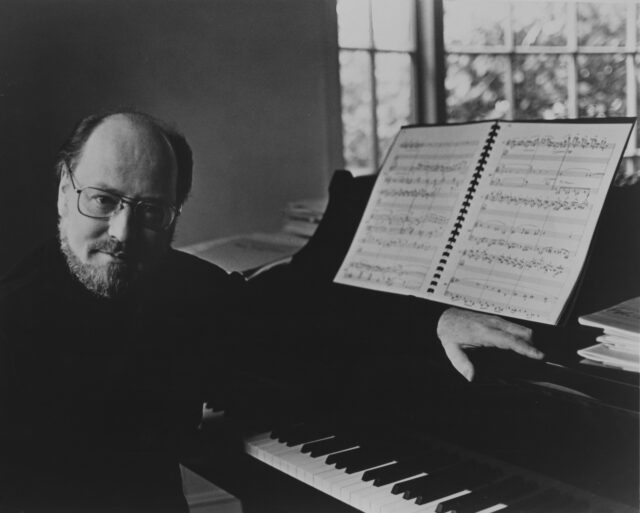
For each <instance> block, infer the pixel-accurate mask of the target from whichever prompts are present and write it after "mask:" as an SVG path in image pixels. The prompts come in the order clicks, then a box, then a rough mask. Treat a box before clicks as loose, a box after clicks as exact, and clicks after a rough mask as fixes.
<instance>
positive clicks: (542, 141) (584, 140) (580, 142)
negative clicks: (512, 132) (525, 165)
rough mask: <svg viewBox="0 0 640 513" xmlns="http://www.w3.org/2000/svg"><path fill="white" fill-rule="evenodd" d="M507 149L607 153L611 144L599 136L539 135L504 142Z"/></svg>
mask: <svg viewBox="0 0 640 513" xmlns="http://www.w3.org/2000/svg"><path fill="white" fill-rule="evenodd" d="M504 145H505V146H506V147H507V148H509V149H512V148H525V149H530V148H548V149H551V150H572V149H583V150H584V149H590V150H600V151H607V150H611V148H612V144H611V143H610V142H609V140H608V139H607V138H606V137H600V136H595V135H591V136H584V135H571V134H566V135H564V136H561V137H554V136H552V135H539V136H534V137H522V138H520V137H514V138H509V139H507V140H506V141H505V142H504Z"/></svg>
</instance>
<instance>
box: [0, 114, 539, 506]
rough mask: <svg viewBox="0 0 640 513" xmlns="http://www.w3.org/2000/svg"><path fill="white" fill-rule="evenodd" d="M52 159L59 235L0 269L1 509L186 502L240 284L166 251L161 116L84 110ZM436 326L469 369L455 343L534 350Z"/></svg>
mask: <svg viewBox="0 0 640 513" xmlns="http://www.w3.org/2000/svg"><path fill="white" fill-rule="evenodd" d="M56 169H57V172H58V178H59V186H58V202H57V205H58V214H59V238H58V239H59V240H57V241H52V242H51V243H49V244H47V245H45V246H44V247H43V248H41V249H40V250H38V251H37V252H36V253H35V254H34V255H31V256H30V257H28V258H27V259H26V260H25V261H24V262H23V263H22V264H21V265H19V266H18V267H17V268H16V269H15V270H14V271H13V272H12V273H10V275H9V276H7V277H6V278H5V279H4V280H3V281H2V282H0V454H2V457H1V458H0V510H2V511H12V510H16V511H25V512H26V511H46V512H49V511H93V512H101V511H126V512H128V511H155V512H159V511H186V504H185V501H184V497H183V496H182V493H181V486H180V476H179V473H178V466H177V463H178V461H179V459H180V455H181V454H182V453H183V451H184V449H185V446H187V445H188V443H189V440H190V439H191V436H192V435H193V432H194V430H195V429H196V427H197V425H198V423H199V421H200V413H201V405H202V401H203V399H205V398H206V393H207V392H206V386H205V385H206V384H207V383H208V386H215V384H213V385H212V384H211V380H212V378H215V377H216V376H222V375H223V372H222V370H223V367H224V366H225V365H226V364H227V361H226V356H225V355H228V354H230V353H231V352H232V351H233V350H234V344H230V343H229V341H230V335H231V334H232V332H233V331H235V330H236V329H237V328H238V327H240V326H243V325H246V324H248V323H249V321H248V320H247V319H242V318H240V316H241V315H244V316H246V315H251V309H250V308H247V305H246V290H245V286H244V285H243V282H242V280H241V279H239V278H238V277H237V276H229V275H227V274H226V273H224V272H223V271H221V270H220V269H218V268H217V267H215V266H213V265H210V264H208V263H205V262H203V261H201V260H198V259H196V258H193V257H190V256H188V255H185V254H183V253H180V252H178V251H175V250H173V249H171V247H170V244H171V239H172V236H173V233H174V229H175V223H176V221H177V218H178V215H179V213H180V208H181V206H182V204H183V202H184V200H185V198H186V196H187V194H188V192H189V189H190V185H191V171H192V162H191V151H190V149H189V146H188V144H187V143H186V140H185V139H184V138H183V137H182V136H180V135H179V134H178V133H176V132H175V131H174V130H172V129H170V128H168V127H166V126H165V125H164V124H163V123H161V122H160V121H158V120H156V119H153V118H151V117H150V116H147V115H144V114H140V113H127V112H123V113H116V114H110V115H104V116H90V117H88V118H86V119H84V120H82V121H81V122H80V124H79V125H78V126H77V127H76V129H75V130H74V132H73V133H72V135H71V137H70V138H69V140H68V141H67V142H66V143H65V144H64V146H63V147H62V149H61V151H60V153H59V156H58V161H57V164H56ZM432 328H433V326H432V327H431V330H432ZM425 330H426V331H427V332H428V331H430V327H429V326H425ZM438 334H439V336H440V339H441V341H442V343H443V345H444V347H445V350H446V352H447V354H448V356H449V357H450V358H451V360H452V361H453V362H454V365H456V367H457V368H458V370H459V371H461V372H462V373H463V374H465V376H466V377H467V378H469V379H470V378H471V377H472V372H473V370H472V367H471V366H470V363H469V362H468V360H467V359H466V356H465V354H464V349H465V348H466V346H472V345H480V346H482V345H493V346H499V347H504V348H511V349H514V350H516V351H518V352H521V353H523V354H527V355H529V356H533V357H540V354H539V353H538V352H537V351H536V350H535V349H533V348H532V347H531V346H530V344H529V342H530V337H531V334H530V332H529V330H527V329H525V328H522V327H519V326H517V325H515V324H512V323H509V322H507V321H503V320H501V319H498V318H495V317H487V316H482V315H478V314H473V313H469V312H464V311H461V310H457V309H448V310H446V311H445V312H444V313H443V314H442V315H441V316H440V321H439V324H438ZM428 338H432V337H428ZM243 343H244V341H243V340H236V342H235V347H236V348H237V347H241V344H243ZM214 355H215V357H214ZM216 365H217V366H218V367H216Z"/></svg>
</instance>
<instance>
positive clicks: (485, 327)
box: [438, 308, 544, 381]
mask: <svg viewBox="0 0 640 513" xmlns="http://www.w3.org/2000/svg"><path fill="white" fill-rule="evenodd" d="M531 335H532V331H531V330H530V329H529V328H525V327H524V326H520V325H519V324H515V323H513V322H509V321H506V320H504V319H503V318H501V317H496V316H495V315H488V314H483V313H477V312H471V311H469V310H461V309H460V308H449V309H447V310H445V311H444V312H443V313H442V315H441V316H440V320H439V321H438V337H439V338H440V342H442V346H443V347H444V350H445V352H446V353H447V357H448V358H449V360H450V361H451V364H452V365H453V366H454V367H455V369H456V370H457V371H458V372H459V373H460V374H462V375H463V376H464V377H465V378H466V379H468V380H469V381H471V380H472V379H473V376H474V368H473V364H472V363H471V360H469V357H468V356H467V355H466V354H465V351H464V350H465V349H469V348H474V347H497V348H500V349H511V350H512V351H515V352H516V353H518V354H521V355H524V356H528V357H529V358H535V359H537V360H539V359H541V358H543V357H544V353H542V351H540V350H538V349H536V348H535V347H533V346H532V345H531Z"/></svg>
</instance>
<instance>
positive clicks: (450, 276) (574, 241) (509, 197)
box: [441, 124, 615, 318]
mask: <svg viewBox="0 0 640 513" xmlns="http://www.w3.org/2000/svg"><path fill="white" fill-rule="evenodd" d="M509 128H513V130H512V133H511V135H509V136H506V135H504V136H502V137H500V136H498V141H497V143H496V147H495V148H494V151H493V153H492V155H491V158H490V159H489V160H488V161H487V164H486V171H487V172H486V173H485V174H484V175H483V177H482V178H481V180H480V183H479V184H478V187H477V191H476V194H475V198H474V199H475V202H474V204H473V207H472V209H471V210H470V212H469V214H468V217H470V218H472V221H471V222H469V223H468V224H467V225H465V226H463V227H462V229H461V230H460V237H459V238H458V240H457V241H456V248H458V250H457V251H455V252H454V253H453V257H452V259H450V261H449V262H448V264H449V265H448V268H447V271H446V272H445V273H444V276H443V279H442V285H441V287H442V289H443V290H444V293H445V294H446V295H447V297H448V298H449V299H450V300H451V301H452V302H460V303H462V304H463V305H465V306H468V307H477V308H479V309H482V310H488V311H492V312H493V313H506V314H509V315H515V316H516V317H519V316H522V317H523V318H536V317H537V316H538V314H540V315H541V316H542V317H546V316H551V315H556V316H557V315H559V313H560V311H561V309H562V306H563V304H564V301H565V300H566V297H567V296H568V295H569V294H570V292H571V289H572V284H573V283H574V282H575V279H576V276H577V274H578V273H579V271H580V266H581V262H582V261H583V259H584V255H585V254H586V250H587V248H588V243H589V240H590V235H591V233H592V231H593V228H594V226H595V220H597V212H598V211H599V210H598V209H599V208H600V206H601V204H602V201H603V199H604V192H606V184H607V183H608V182H607V181H608V180H610V178H611V176H612V173H613V171H614V169H615V162H614V160H615V159H614V158H613V157H612V155H613V153H614V152H613V150H614V148H615V144H613V143H612V142H611V138H610V137H609V136H606V135H600V134H598V133H597V130H596V129H594V128H593V127H589V128H583V130H582V132H584V133H582V134H578V135H576V134H570V133H568V132H569V131H568V130H566V129H565V128H563V127H561V126H558V125H556V126H550V127H547V128H548V133H546V134H545V133H540V132H539V129H535V130H536V131H537V132H538V133H537V134H536V135H530V132H531V128H532V127H526V126H522V125H520V126H519V125H515V124H514V125H513V126H510V127H509ZM518 132H520V134H519V133H518ZM588 132H591V133H588ZM533 312H538V313H533Z"/></svg>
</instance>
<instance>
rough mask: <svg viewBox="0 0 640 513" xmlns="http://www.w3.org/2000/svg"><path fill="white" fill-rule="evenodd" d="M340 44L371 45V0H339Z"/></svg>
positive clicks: (353, 45) (367, 46)
mask: <svg viewBox="0 0 640 513" xmlns="http://www.w3.org/2000/svg"><path fill="white" fill-rule="evenodd" d="M336 8H337V10H338V44H339V45H340V46H347V47H350V48H370V47H371V30H370V28H371V24H370V23H369V0H338V3H337V4H336Z"/></svg>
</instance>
